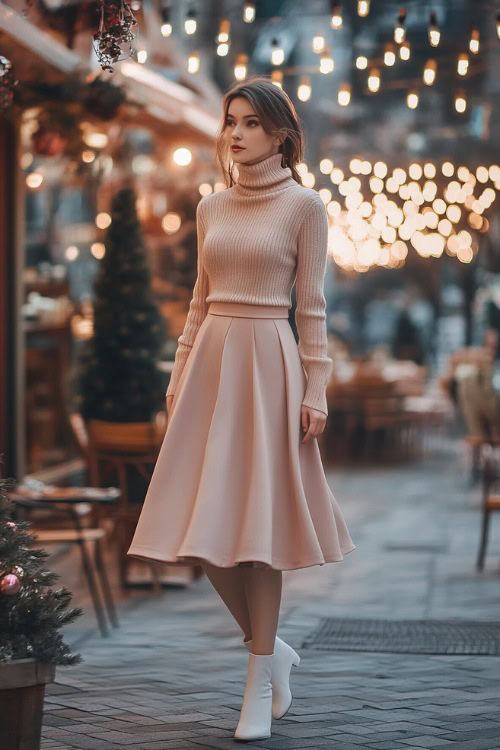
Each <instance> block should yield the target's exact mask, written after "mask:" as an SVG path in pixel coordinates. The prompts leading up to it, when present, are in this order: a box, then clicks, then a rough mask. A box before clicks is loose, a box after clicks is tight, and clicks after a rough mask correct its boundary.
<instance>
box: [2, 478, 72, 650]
mask: <svg viewBox="0 0 500 750" xmlns="http://www.w3.org/2000/svg"><path fill="white" fill-rule="evenodd" d="M12 482H13V480H11V479H1V478H0V662H10V661H13V660H16V659H29V658H34V659H36V660H37V661H41V662H45V663H48V664H78V663H79V662H80V661H81V660H82V658H81V656H80V654H72V653H71V651H70V649H69V646H68V645H67V644H66V643H65V642H64V641H63V637H62V634H61V633H60V632H59V629H60V628H61V627H62V626H63V625H66V624H68V623H71V622H73V621H74V620H75V619H76V618H77V617H79V616H80V615H81V614H82V610H81V608H80V607H73V608H70V609H69V608H68V607H69V604H70V602H71V597H72V594H71V592H70V591H68V589H66V588H65V587H61V588H58V589H52V588H50V587H51V586H52V584H54V583H55V581H57V580H58V579H59V575H58V574H57V573H52V572H50V571H49V570H47V569H46V568H45V567H44V562H45V560H46V558H47V557H48V556H49V554H48V552H46V551H45V549H41V548H39V547H34V546H33V544H34V542H36V537H35V535H34V534H32V533H30V532H29V531H28V529H29V528H30V526H31V522H29V521H21V520H17V521H14V520H13V503H12V501H11V500H10V498H9V496H8V490H9V487H10V485H11V483H12Z"/></svg>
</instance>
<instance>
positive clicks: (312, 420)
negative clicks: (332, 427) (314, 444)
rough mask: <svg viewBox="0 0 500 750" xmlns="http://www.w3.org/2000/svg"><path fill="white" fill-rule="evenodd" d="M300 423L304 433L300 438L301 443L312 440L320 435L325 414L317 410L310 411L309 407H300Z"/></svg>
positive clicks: (323, 427)
mask: <svg viewBox="0 0 500 750" xmlns="http://www.w3.org/2000/svg"><path fill="white" fill-rule="evenodd" d="M300 411H301V423H302V429H303V430H304V432H305V433H306V434H305V435H304V437H303V438H302V442H303V443H307V442H308V441H309V440H314V438H317V437H318V435H321V433H322V432H323V430H324V429H325V425H326V414H325V413H324V412H322V411H318V409H312V408H311V407H310V406H304V405H302V406H301V410H300Z"/></svg>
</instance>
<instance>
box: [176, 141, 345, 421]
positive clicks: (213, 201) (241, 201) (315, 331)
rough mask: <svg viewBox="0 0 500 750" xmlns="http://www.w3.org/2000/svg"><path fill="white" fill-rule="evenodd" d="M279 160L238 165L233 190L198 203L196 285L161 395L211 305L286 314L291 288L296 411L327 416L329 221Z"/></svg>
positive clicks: (308, 191)
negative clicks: (277, 308)
mask: <svg viewBox="0 0 500 750" xmlns="http://www.w3.org/2000/svg"><path fill="white" fill-rule="evenodd" d="M281 159H282V156H281V154H280V153H278V154H273V155H272V156H269V157H267V158H266V159H263V160H262V161H260V162H258V163H257V164H239V165H238V166H237V170H238V179H237V182H236V184H235V185H233V186H232V187H230V188H226V189H225V190H221V191H219V192H216V193H211V194H210V195H205V196H203V197H202V198H201V200H200V201H199V203H198V206H197V209H196V227H197V235H198V277H197V279H196V283H195V285H194V289H193V297H192V300H191V303H190V306H189V311H188V315H187V319H186V323H185V325H184V330H183V332H182V334H181V336H179V338H178V347H177V351H176V354H175V362H174V366H173V369H172V373H171V376H170V382H169V385H168V389H167V394H166V395H170V394H173V393H174V392H175V388H176V386H177V383H178V381H179V378H180V375H181V372H182V369H183V367H184V365H185V362H186V359H187V357H188V355H189V352H190V351H191V347H192V346H193V343H194V340H195V337H196V334H197V332H198V330H199V328H200V326H201V324H202V323H203V320H204V319H205V316H206V315H207V312H208V306H209V303H210V302H215V301H222V302H246V303H249V304H252V305H259V304H261V305H283V306H286V307H288V308H290V307H291V306H292V304H291V291H292V287H293V284H294V283H295V284H296V300H297V305H296V310H295V321H296V325H297V332H298V335H299V343H298V350H299V355H300V359H301V362H302V365H303V367H304V370H305V372H306V375H307V386H306V390H305V394H304V398H303V401H302V404H304V405H305V406H310V407H312V408H313V409H318V410H319V411H322V412H323V413H324V414H328V408H327V403H326V385H327V382H328V378H329V376H330V372H331V367H332V360H331V359H330V358H329V357H328V355H327V335H326V312H325V311H326V300H325V297H324V279H325V273H326V264H327V238H328V218H327V213H326V208H325V205H324V203H323V201H322V200H321V198H320V196H319V194H318V193H317V191H316V190H313V189H312V188H306V187H304V186H303V185H300V184H299V183H298V182H296V181H295V180H294V179H293V177H292V171H291V169H290V168H289V167H282V165H281Z"/></svg>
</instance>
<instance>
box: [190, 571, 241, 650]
mask: <svg viewBox="0 0 500 750" xmlns="http://www.w3.org/2000/svg"><path fill="white" fill-rule="evenodd" d="M202 567H203V570H204V571H205V573H206V575H207V578H208V579H209V581H210V583H211V584H212V586H213V587H214V589H215V590H216V591H217V593H218V594H219V596H220V598H221V599H222V601H223V602H224V604H225V605H226V607H227V608H228V609H229V611H230V612H231V614H232V616H233V617H234V619H235V620H236V622H237V623H238V625H239V626H240V628H241V629H242V631H243V633H244V635H245V640H246V641H248V640H250V639H251V638H252V628H251V624H250V613H249V611H248V606H247V599H246V594H245V587H244V584H243V575H242V571H243V568H239V567H237V566H235V567H233V568H220V567H218V566H216V565H212V564H211V563H208V562H202Z"/></svg>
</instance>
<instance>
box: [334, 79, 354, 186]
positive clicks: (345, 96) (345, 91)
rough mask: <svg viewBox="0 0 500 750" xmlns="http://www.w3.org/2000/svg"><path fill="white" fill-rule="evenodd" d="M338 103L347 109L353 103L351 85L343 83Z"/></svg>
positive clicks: (338, 95) (340, 87)
mask: <svg viewBox="0 0 500 750" xmlns="http://www.w3.org/2000/svg"><path fill="white" fill-rule="evenodd" d="M337 101H338V103H339V104H340V106H341V107H347V105H348V104H349V102H350V101H351V84H350V83H342V84H341V85H340V86H339V91H338V94H337ZM332 174H333V172H332Z"/></svg>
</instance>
